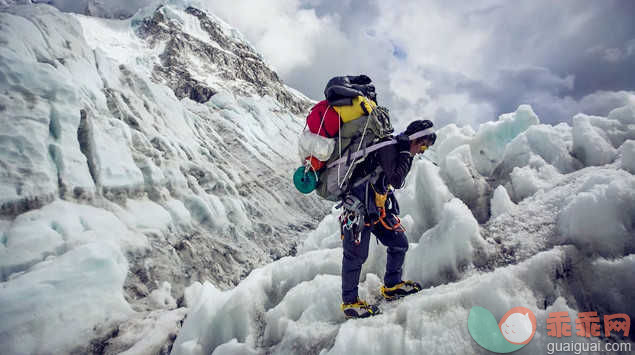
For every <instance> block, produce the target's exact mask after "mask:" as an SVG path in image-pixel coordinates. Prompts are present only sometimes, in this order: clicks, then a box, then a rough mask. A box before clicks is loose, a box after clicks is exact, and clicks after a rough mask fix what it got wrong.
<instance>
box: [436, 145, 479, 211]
mask: <svg viewBox="0 0 635 355" xmlns="http://www.w3.org/2000/svg"><path fill="white" fill-rule="evenodd" d="M441 172H442V174H443V177H444V180H445V181H446V183H447V184H448V188H449V189H450V191H451V192H452V194H453V195H454V196H456V197H458V198H460V199H461V200H463V201H469V202H470V203H472V202H475V201H476V200H477V199H479V197H480V196H483V195H485V191H486V190H487V182H486V181H485V179H484V178H483V177H482V176H481V175H480V174H479V173H478V171H477V169H476V166H475V164H474V161H473V160H472V153H471V150H470V146H469V145H468V144H463V145H461V146H458V147H457V148H455V149H454V150H452V151H451V152H450V153H448V154H447V155H446V156H445V159H444V160H443V161H442V164H441Z"/></svg>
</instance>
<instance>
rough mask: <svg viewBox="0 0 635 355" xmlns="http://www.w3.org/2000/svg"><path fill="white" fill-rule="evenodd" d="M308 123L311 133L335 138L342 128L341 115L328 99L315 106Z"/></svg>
mask: <svg viewBox="0 0 635 355" xmlns="http://www.w3.org/2000/svg"><path fill="white" fill-rule="evenodd" d="M306 124H307V126H309V130H310V131H311V133H315V134H319V135H321V136H323V137H327V138H333V137H335V136H337V132H338V131H339V130H340V115H339V114H338V113H337V112H336V111H335V110H334V109H333V107H331V106H330V105H329V103H328V101H326V100H323V101H320V102H318V103H317V104H316V105H315V106H313V108H312V109H311V113H309V115H308V116H307V118H306Z"/></svg>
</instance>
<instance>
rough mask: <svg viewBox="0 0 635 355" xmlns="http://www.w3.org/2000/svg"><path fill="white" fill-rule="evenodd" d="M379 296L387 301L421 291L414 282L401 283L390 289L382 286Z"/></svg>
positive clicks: (418, 285)
mask: <svg viewBox="0 0 635 355" xmlns="http://www.w3.org/2000/svg"><path fill="white" fill-rule="evenodd" d="M380 291H381V295H382V296H384V298H385V299H386V300H388V301H392V300H396V299H398V298H401V297H404V296H408V295H411V294H413V293H417V292H419V291H421V284H420V283H418V282H414V281H410V280H408V281H401V282H400V283H398V284H396V285H395V286H392V287H386V286H382V287H381V289H380Z"/></svg>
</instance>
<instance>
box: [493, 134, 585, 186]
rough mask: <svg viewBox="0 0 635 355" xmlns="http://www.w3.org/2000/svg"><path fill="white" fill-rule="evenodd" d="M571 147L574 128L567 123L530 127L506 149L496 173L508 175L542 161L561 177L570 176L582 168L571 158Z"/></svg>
mask: <svg viewBox="0 0 635 355" xmlns="http://www.w3.org/2000/svg"><path fill="white" fill-rule="evenodd" d="M572 145H573V137H572V133H571V127H569V125H567V124H566V123H561V124H558V125H557V126H549V125H542V124H541V125H536V126H531V127H529V128H528V129H527V130H526V131H525V132H523V133H521V134H520V135H518V136H517V137H516V138H514V139H513V140H512V141H511V142H510V143H509V144H508V145H507V147H506V149H505V154H504V157H503V160H502V162H501V163H500V165H499V166H498V167H497V170H500V173H501V174H505V173H509V172H510V171H511V170H513V168H515V167H523V166H526V165H529V164H531V163H532V162H534V161H539V160H542V161H544V164H549V165H553V166H554V167H555V168H556V169H557V170H558V171H559V172H561V173H570V172H573V171H575V170H578V169H580V168H581V167H582V164H581V163H580V162H578V161H577V160H576V159H575V158H574V157H572V156H571V154H570V152H571V147H572Z"/></svg>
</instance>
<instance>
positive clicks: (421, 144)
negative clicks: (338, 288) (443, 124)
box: [340, 120, 436, 318]
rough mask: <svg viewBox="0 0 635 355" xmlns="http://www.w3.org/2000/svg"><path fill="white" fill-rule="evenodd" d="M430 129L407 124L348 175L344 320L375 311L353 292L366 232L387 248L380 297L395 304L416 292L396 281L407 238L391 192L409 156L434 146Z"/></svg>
mask: <svg viewBox="0 0 635 355" xmlns="http://www.w3.org/2000/svg"><path fill="white" fill-rule="evenodd" d="M432 126H433V124H432V122H431V121H429V120H417V121H413V122H411V123H410V124H409V125H408V127H407V129H406V130H405V131H404V132H403V133H401V134H399V135H398V136H397V137H396V140H397V144H392V145H388V146H385V147H383V148H381V149H379V150H377V151H376V152H374V153H372V154H370V155H369V156H368V157H367V158H366V160H365V161H364V162H362V163H360V165H359V166H357V167H356V168H355V171H354V172H353V177H352V181H355V183H354V184H353V187H352V189H351V191H350V193H349V194H348V195H347V196H346V197H345V198H344V200H343V206H344V213H343V214H342V216H341V217H340V224H341V232H342V233H341V234H342V240H343V249H344V256H343V259H342V302H343V303H342V306H341V309H342V311H343V312H344V313H345V315H346V317H347V318H365V317H369V316H373V315H376V314H379V313H380V310H379V308H378V307H377V306H376V305H371V304H368V303H366V302H364V301H363V300H360V299H359V297H358V294H357V288H358V286H357V285H358V283H359V278H360V274H361V269H362V265H363V264H364V262H365V261H366V258H367V257H368V248H369V243H370V234H371V233H373V234H374V235H375V237H376V238H377V239H378V240H379V241H381V243H382V244H384V245H385V246H387V247H388V250H387V253H388V255H387V261H386V274H385V276H384V285H383V286H382V287H381V289H380V292H381V294H382V296H383V297H384V298H385V299H386V300H394V299H397V298H400V297H403V296H407V295H410V294H413V293H416V292H418V291H420V290H421V285H420V284H419V283H417V282H414V281H409V280H408V281H404V280H402V279H401V276H402V267H403V263H404V258H405V255H406V251H407V250H408V239H407V238H406V234H405V233H404V232H405V230H404V228H403V227H402V226H401V225H400V221H399V218H398V217H397V215H398V214H399V205H398V203H397V199H396V198H395V195H394V194H393V192H392V191H393V189H394V188H397V189H399V188H402V187H403V184H404V181H405V179H406V176H407V175H408V172H409V171H410V167H411V165H412V159H413V157H414V156H415V155H416V154H419V153H422V152H424V151H425V150H426V149H427V148H428V147H430V146H431V145H433V144H434V142H435V140H436V134H435V133H434V132H432ZM413 138H414V139H413ZM355 211H357V212H355ZM356 222H357V223H356Z"/></svg>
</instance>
